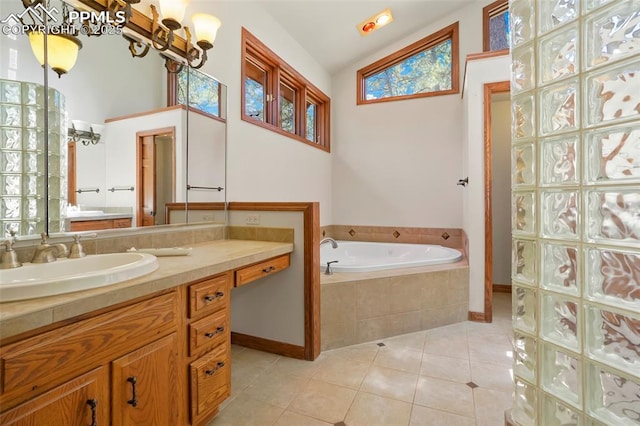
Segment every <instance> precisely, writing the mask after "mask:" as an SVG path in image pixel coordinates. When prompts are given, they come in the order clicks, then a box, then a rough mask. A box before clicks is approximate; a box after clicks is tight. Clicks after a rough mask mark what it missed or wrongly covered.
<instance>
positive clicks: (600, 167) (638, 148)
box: [584, 126, 640, 183]
mask: <svg viewBox="0 0 640 426" xmlns="http://www.w3.org/2000/svg"><path fill="white" fill-rule="evenodd" d="M584 156H585V159H586V161H587V164H586V167H585V182H586V183H608V182H621V183H627V182H628V183H633V182H640V129H638V128H633V127H630V126H618V127H609V128H607V129H604V130H599V131H595V132H587V133H586V134H585V153H584Z"/></svg>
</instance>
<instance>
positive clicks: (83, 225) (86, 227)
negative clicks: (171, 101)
mask: <svg viewBox="0 0 640 426" xmlns="http://www.w3.org/2000/svg"><path fill="white" fill-rule="evenodd" d="M113 228H131V218H130V217H127V218H120V219H98V220H81V221H76V220H74V221H71V231H72V232H75V231H97V230H100V229H113Z"/></svg>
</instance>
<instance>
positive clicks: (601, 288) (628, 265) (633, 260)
mask: <svg viewBox="0 0 640 426" xmlns="http://www.w3.org/2000/svg"><path fill="white" fill-rule="evenodd" d="M585 263H586V264H585V266H586V267H585V283H586V293H587V297H588V298H589V299H591V300H596V301H598V302H600V303H608V304H612V305H616V306H621V307H627V308H629V309H638V306H639V304H640V252H637V251H636V252H631V251H620V250H612V249H602V248H598V247H587V248H586V249H585Z"/></svg>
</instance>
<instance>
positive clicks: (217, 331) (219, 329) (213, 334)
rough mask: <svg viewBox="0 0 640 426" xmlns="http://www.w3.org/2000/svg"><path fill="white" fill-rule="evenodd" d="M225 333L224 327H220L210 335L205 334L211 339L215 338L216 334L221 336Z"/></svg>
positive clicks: (209, 333)
mask: <svg viewBox="0 0 640 426" xmlns="http://www.w3.org/2000/svg"><path fill="white" fill-rule="evenodd" d="M223 331H224V327H218V328H216V331H210V332H208V333H204V335H205V337H208V338H209V339H211V338H212V337H213V336H215V335H216V334H220V333H222V332H223Z"/></svg>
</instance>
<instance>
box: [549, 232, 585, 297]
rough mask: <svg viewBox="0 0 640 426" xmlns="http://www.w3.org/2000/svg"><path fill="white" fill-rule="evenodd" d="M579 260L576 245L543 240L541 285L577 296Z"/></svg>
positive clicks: (578, 292)
mask: <svg viewBox="0 0 640 426" xmlns="http://www.w3.org/2000/svg"><path fill="white" fill-rule="evenodd" d="M579 262H580V256H579V255H578V248H577V247H575V246H571V245H565V244H557V243H549V242H546V241H543V242H542V253H541V265H540V273H541V274H542V279H541V282H540V283H541V285H542V287H544V288H547V289H550V290H554V291H559V292H562V293H567V294H571V295H574V296H579V295H580V286H579V285H578V282H579V274H580V268H579Z"/></svg>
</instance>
